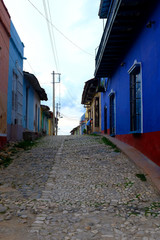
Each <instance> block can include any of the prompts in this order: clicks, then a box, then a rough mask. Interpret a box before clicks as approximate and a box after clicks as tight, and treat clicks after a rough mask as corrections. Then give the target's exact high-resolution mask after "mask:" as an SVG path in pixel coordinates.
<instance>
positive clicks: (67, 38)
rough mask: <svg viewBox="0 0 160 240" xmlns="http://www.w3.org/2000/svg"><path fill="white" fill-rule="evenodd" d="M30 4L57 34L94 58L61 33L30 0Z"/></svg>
mask: <svg viewBox="0 0 160 240" xmlns="http://www.w3.org/2000/svg"><path fill="white" fill-rule="evenodd" d="M28 2H29V3H30V4H31V5H32V6H33V7H34V8H35V9H36V10H37V11H38V13H39V14H40V15H41V16H42V17H43V18H45V19H46V20H47V22H48V23H50V24H51V25H52V27H54V28H55V29H56V31H57V32H59V33H60V34H61V35H62V36H63V37H64V38H65V39H66V40H67V41H68V42H70V43H71V44H72V45H74V46H75V47H76V48H78V49H79V50H81V51H82V52H84V53H86V54H88V55H90V56H92V57H94V55H93V54H91V53H89V52H87V51H86V50H84V49H82V48H81V47H79V46H78V45H77V44H76V43H74V42H73V41H72V40H70V39H69V38H68V37H67V36H66V35H65V34H64V33H63V32H62V31H60V30H59V29H58V28H57V27H56V26H55V25H54V24H53V23H52V22H51V21H49V19H48V18H46V17H45V16H44V15H43V13H42V12H41V11H40V10H39V9H38V8H37V7H36V6H35V5H34V4H33V3H32V2H31V1H30V0H28Z"/></svg>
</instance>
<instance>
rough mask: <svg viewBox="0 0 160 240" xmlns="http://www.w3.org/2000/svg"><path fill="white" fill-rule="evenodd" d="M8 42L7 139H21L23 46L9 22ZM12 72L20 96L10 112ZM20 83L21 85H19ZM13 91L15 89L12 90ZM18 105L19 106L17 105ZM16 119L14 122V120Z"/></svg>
mask: <svg viewBox="0 0 160 240" xmlns="http://www.w3.org/2000/svg"><path fill="white" fill-rule="evenodd" d="M10 34H11V37H10V42H9V72H8V94H7V139H8V140H21V139H22V131H23V127H22V105H21V102H22V98H23V96H22V94H23V56H24V45H23V43H22V42H21V39H20V37H19V35H18V33H17V31H16V29H15V27H14V25H13V23H12V21H11V24H10ZM13 72H14V76H15V75H16V76H17V79H18V80H17V83H18V84H17V86H18V87H17V88H18V90H19V92H21V94H19V93H18V91H17V90H16V91H15V92H16V93H17V96H18V97H17V104H16V105H17V108H16V110H12V108H13V106H12V98H13V96H12V86H13ZM20 82H21V85H20ZM14 90H15V89H14ZM19 103H20V104H19ZM15 119H16V120H15Z"/></svg>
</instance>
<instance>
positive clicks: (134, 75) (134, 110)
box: [130, 64, 142, 132]
mask: <svg viewBox="0 0 160 240" xmlns="http://www.w3.org/2000/svg"><path fill="white" fill-rule="evenodd" d="M141 98H142V95H141V74H140V65H138V64H137V65H136V67H135V68H134V69H133V71H131V72H130V131H131V132H141Z"/></svg>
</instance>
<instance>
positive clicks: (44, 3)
mask: <svg viewBox="0 0 160 240" xmlns="http://www.w3.org/2000/svg"><path fill="white" fill-rule="evenodd" d="M43 6H44V11H45V15H46V17H45V18H46V19H48V12H47V7H46V2H45V0H43ZM47 27H48V32H49V38H50V42H51V47H52V53H53V57H54V62H55V65H56V70H57V71H58V66H57V60H56V56H55V51H54V46H53V41H52V34H51V30H50V25H49V20H48V21H47Z"/></svg>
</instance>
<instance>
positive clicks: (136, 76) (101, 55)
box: [95, 0, 160, 165]
mask: <svg viewBox="0 0 160 240" xmlns="http://www.w3.org/2000/svg"><path fill="white" fill-rule="evenodd" d="M99 16H100V18H106V19H107V21H106V25H105V28H104V33H103V36H102V39H101V42H100V46H99V49H98V52H97V55H96V67H95V78H98V79H103V78H105V79H106V81H107V83H106V91H105V92H103V93H102V94H101V95H102V96H101V99H102V101H101V130H102V132H103V133H104V132H107V133H108V134H110V135H111V136H114V137H116V138H118V139H120V140H121V141H123V142H125V143H128V144H130V145H132V146H133V147H135V148H137V149H138V150H139V151H141V152H142V153H143V154H145V155H146V156H147V157H149V158H150V159H151V160H153V161H154V162H155V163H157V164H158V165H160V97H159V89H160V66H159V58H160V44H159V39H160V21H159V16H160V2H159V1H155V0H152V1H151V0H136V1H135V0H127V1H126V0H113V1H111V0H101V4H100V10H99Z"/></svg>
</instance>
